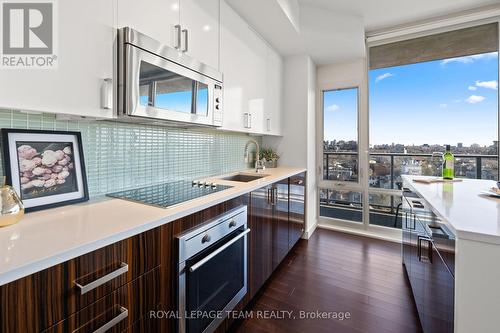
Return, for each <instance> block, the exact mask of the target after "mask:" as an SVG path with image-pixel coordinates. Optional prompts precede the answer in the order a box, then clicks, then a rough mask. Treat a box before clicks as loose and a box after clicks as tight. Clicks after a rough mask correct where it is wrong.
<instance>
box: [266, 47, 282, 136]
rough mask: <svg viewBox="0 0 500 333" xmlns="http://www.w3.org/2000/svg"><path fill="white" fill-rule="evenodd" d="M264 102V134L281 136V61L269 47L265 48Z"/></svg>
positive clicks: (278, 55) (276, 53) (277, 54)
mask: <svg viewBox="0 0 500 333" xmlns="http://www.w3.org/2000/svg"><path fill="white" fill-rule="evenodd" d="M266 73H267V80H266V101H265V104H264V125H263V127H264V133H265V134H269V135H281V116H282V114H281V113H282V89H283V88H282V87H283V59H282V58H281V56H280V54H279V53H278V52H276V51H275V50H273V49H272V48H271V47H268V48H267V70H266Z"/></svg>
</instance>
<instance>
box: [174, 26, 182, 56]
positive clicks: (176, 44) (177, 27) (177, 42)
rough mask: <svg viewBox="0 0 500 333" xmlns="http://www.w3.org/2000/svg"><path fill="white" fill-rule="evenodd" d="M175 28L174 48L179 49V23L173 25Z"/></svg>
mask: <svg viewBox="0 0 500 333" xmlns="http://www.w3.org/2000/svg"><path fill="white" fill-rule="evenodd" d="M174 29H175V49H177V50H179V49H180V48H181V25H180V24H176V25H174Z"/></svg>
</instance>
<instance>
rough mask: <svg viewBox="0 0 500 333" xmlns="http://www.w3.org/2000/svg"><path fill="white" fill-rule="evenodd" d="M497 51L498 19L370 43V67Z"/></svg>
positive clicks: (375, 67)
mask: <svg viewBox="0 0 500 333" xmlns="http://www.w3.org/2000/svg"><path fill="white" fill-rule="evenodd" d="M496 51H498V23H490V24H485V25H479V26H475V27H471V28H465V29H460V30H454V31H449V32H443V33H439V34H434V35H429V36H424V37H418V38H414V39H408V40H403V41H399V42H394V43H389V44H384V45H378V46H373V47H370V69H377V68H384V67H392V66H399V65H406V64H413V63H418V62H424V61H432V60H440V59H447V58H455V57H462V56H468V55H473V54H479V53H486V52H496Z"/></svg>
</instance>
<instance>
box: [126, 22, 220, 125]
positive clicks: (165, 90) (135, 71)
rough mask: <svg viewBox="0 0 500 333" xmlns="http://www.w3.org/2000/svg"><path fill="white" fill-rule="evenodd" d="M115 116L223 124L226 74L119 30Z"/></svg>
mask: <svg viewBox="0 0 500 333" xmlns="http://www.w3.org/2000/svg"><path fill="white" fill-rule="evenodd" d="M117 65H118V73H117V74H118V87H117V89H118V94H117V96H118V100H117V105H118V108H117V117H118V118H119V119H120V120H126V121H135V122H151V121H153V122H169V123H172V124H173V123H175V124H178V125H179V124H180V125H201V126H221V125H222V97H223V96H222V89H223V85H222V73H220V72H218V71H217V70H215V69H213V68H211V67H209V66H207V65H205V64H203V63H201V62H199V61H196V60H195V59H192V58H191V57H189V56H187V55H186V54H184V53H182V52H180V51H178V50H176V49H174V48H170V47H168V46H165V45H163V44H161V43H160V42H158V41H156V40H154V39H152V38H150V37H148V36H146V35H144V34H141V33H140V32H138V31H136V30H133V29H131V28H129V27H125V28H121V29H119V30H118V63H117Z"/></svg>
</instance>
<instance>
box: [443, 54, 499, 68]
mask: <svg viewBox="0 0 500 333" xmlns="http://www.w3.org/2000/svg"><path fill="white" fill-rule="evenodd" d="M497 57H498V53H496V52H490V53H482V54H474V55H470V56H464V57H457V58H450V59H444V60H442V61H441V65H443V66H444V65H447V64H449V63H454V62H455V63H460V64H472V63H473V62H474V61H477V60H483V59H493V58H497Z"/></svg>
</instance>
